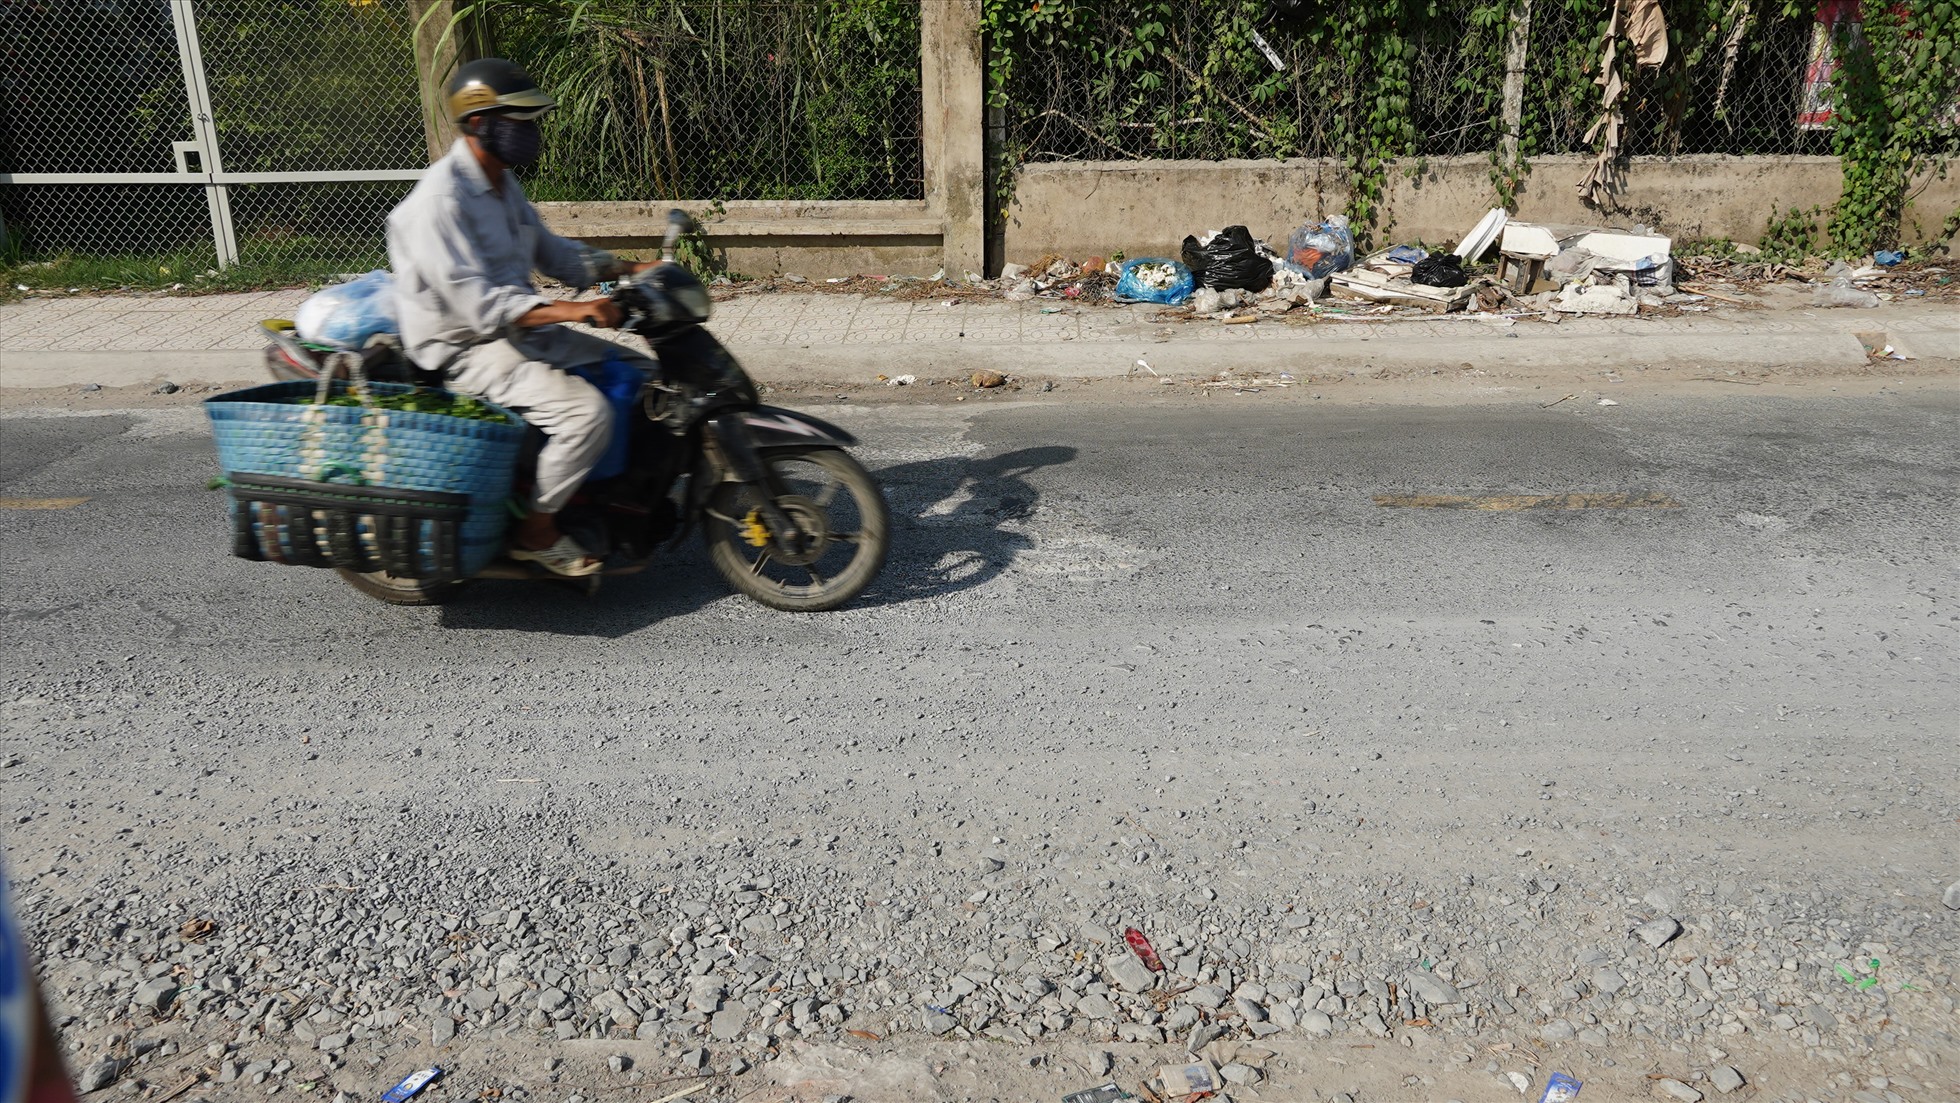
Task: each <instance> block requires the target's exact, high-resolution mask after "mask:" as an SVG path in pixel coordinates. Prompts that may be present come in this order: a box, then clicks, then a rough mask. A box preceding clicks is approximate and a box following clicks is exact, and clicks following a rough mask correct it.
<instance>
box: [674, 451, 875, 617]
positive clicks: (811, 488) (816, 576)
mask: <svg viewBox="0 0 1960 1103" xmlns="http://www.w3.org/2000/svg"><path fill="white" fill-rule="evenodd" d="M762 461H763V462H764V463H766V464H768V465H769V467H770V468H771V469H772V470H773V471H774V473H775V474H776V477H777V478H779V479H781V480H782V485H783V487H784V489H785V490H786V491H787V493H785V494H784V495H783V496H781V497H779V498H777V499H776V506H777V508H778V509H780V510H782V511H783V513H785V514H786V515H788V516H789V518H790V520H791V521H792V522H793V523H794V524H795V525H796V527H797V529H798V530H799V532H801V533H802V535H803V546H802V547H801V548H800V549H798V550H797V551H795V552H787V551H785V550H783V549H782V548H781V547H778V546H777V544H778V541H776V540H774V539H772V538H771V534H770V533H769V530H768V528H767V526H766V524H765V522H764V521H763V518H762V512H761V510H760V508H759V507H760V505H761V500H762V499H761V497H760V495H761V493H762V491H760V490H759V489H758V488H756V487H752V486H747V485H745V484H741V483H724V484H722V486H721V488H720V489H719V490H718V491H717V492H716V493H715V496H714V499H713V501H712V502H711V503H710V505H709V508H708V517H707V520H706V524H705V525H704V526H703V535H704V537H705V538H706V540H707V542H708V558H709V560H710V561H712V562H713V563H714V565H715V569H716V570H718V571H720V572H721V575H722V577H723V578H726V579H727V580H728V581H729V584H730V585H732V586H734V587H735V588H736V589H737V590H740V591H741V592H742V593H744V594H747V595H748V596H749V597H752V598H754V599H755V600H757V601H759V602H761V603H762V604H764V605H767V606H769V607H770V608H772V609H785V610H788V611H790V612H798V613H815V612H822V611H823V610H826V609H835V608H837V607H838V606H839V605H842V604H844V603H845V602H847V601H849V600H851V599H852V598H854V597H856V596H857V595H858V594H860V593H862V592H863V591H864V588H865V587H866V586H869V585H870V584H871V580H872V579H874V578H876V577H878V571H879V569H880V568H882V567H883V566H884V565H885V553H886V551H887V550H888V548H889V543H890V541H889V528H888V525H887V515H886V511H885V496H884V493H883V492H882V491H880V490H879V489H878V484H877V482H876V481H874V480H873V479H872V478H871V473H870V472H868V471H866V470H865V469H864V466H863V465H862V464H860V463H858V462H857V460H855V459H853V458H851V455H850V453H848V452H845V451H844V450H843V449H841V448H785V449H780V450H771V451H769V452H765V453H764V454H763V456H762Z"/></svg>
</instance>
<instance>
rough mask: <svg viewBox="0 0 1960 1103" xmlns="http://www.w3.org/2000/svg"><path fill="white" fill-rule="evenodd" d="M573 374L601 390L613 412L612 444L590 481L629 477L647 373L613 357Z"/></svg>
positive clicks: (630, 363) (601, 458) (575, 369)
mask: <svg viewBox="0 0 1960 1103" xmlns="http://www.w3.org/2000/svg"><path fill="white" fill-rule="evenodd" d="M572 374H573V375H576V376H578V377H579V378H580V379H583V380H585V381H586V382H587V383H590V384H592V385H593V386H595V387H597V388H599V393H600V394H602V395H605V396H606V404H607V405H609V406H611V407H612V412H613V429H612V442H611V443H610V444H608V445H606V451H605V454H604V455H602V456H600V457H599V464H598V466H597V467H594V468H593V469H592V474H590V475H588V476H586V477H587V478H590V479H610V478H612V477H614V476H616V475H623V474H625V473H626V463H627V461H628V459H630V458H631V456H632V451H633V412H634V410H635V409H636V408H637V407H638V406H639V404H640V392H641V391H642V390H644V389H645V387H646V382H647V377H646V373H645V372H643V371H641V370H640V369H639V368H637V367H635V366H634V365H633V363H632V361H630V360H624V359H621V358H620V357H618V356H609V357H607V358H606V359H605V360H604V361H602V362H600V363H597V364H586V365H583V366H582V367H576V368H573V369H572Z"/></svg>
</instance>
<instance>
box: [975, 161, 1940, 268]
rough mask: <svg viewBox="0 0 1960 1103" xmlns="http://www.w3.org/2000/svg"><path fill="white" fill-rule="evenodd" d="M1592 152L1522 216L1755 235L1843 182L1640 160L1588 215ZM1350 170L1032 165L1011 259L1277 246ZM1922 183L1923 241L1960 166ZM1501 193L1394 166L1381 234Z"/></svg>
mask: <svg viewBox="0 0 1960 1103" xmlns="http://www.w3.org/2000/svg"><path fill="white" fill-rule="evenodd" d="M1590 163H1591V159H1590V158H1586V157H1539V158H1534V159H1533V160H1532V162H1531V173H1530V175H1529V176H1528V177H1527V178H1526V180H1525V183H1524V186H1523V187H1522V189H1521V190H1520V192H1519V195H1518V203H1517V216H1516V217H1518V218H1520V219H1523V220H1525V221H1530V222H1551V223H1579V224H1588V223H1590V224H1602V223H1604V224H1609V225H1621V226H1631V225H1634V224H1636V223H1645V224H1646V225H1648V226H1651V227H1653V228H1654V229H1657V230H1659V231H1661V232H1662V233H1666V234H1669V235H1671V236H1673V237H1675V238H1677V239H1683V240H1685V239H1690V238H1697V237H1726V238H1730V239H1732V240H1735V241H1749V242H1753V241H1755V240H1757V239H1758V238H1759V237H1760V236H1761V234H1762V232H1763V229H1764V226H1765V224H1766V223H1767V221H1768V219H1769V216H1770V214H1771V212H1775V213H1778V214H1781V213H1783V212H1785V211H1788V210H1789V209H1790V208H1791V207H1793V206H1800V207H1815V206H1820V205H1821V206H1829V205H1830V204H1831V203H1832V202H1833V201H1835V200H1836V198H1837V195H1838V190H1839V187H1840V183H1841V179H1842V177H1841V174H1840V171H1839V168H1838V162H1837V159H1836V158H1834V157H1717V156H1705V157H1704V156H1693V157H1677V158H1671V159H1666V158H1636V159H1635V160H1634V162H1633V164H1631V165H1630V166H1629V167H1628V169H1627V172H1626V186H1625V188H1624V190H1623V192H1622V194H1621V196H1620V203H1619V210H1618V211H1617V212H1616V213H1612V214H1602V213H1599V212H1595V211H1591V210H1589V209H1587V208H1586V207H1585V206H1583V205H1582V204H1580V202H1579V196H1578V190H1577V188H1576V187H1575V185H1576V184H1577V182H1578V180H1579V178H1580V176H1581V175H1582V174H1583V173H1584V172H1585V169H1586V166H1587V165H1588V164H1590ZM1346 175H1347V174H1346V170H1345V169H1344V168H1343V167H1342V166H1341V165H1340V163H1339V162H1337V161H1332V160H1293V161H1155V162H1133V161H1120V162H1112V161H1102V162H1086V163H1077V164H1036V165H1025V166H1023V167H1022V168H1021V170H1020V172H1019V173H1018V175H1017V178H1016V182H1015V188H1014V202H1013V204H1012V206H1011V207H1010V208H1009V214H1008V220H1007V228H1006V257H1007V259H1008V260H1010V261H1017V262H1021V263H1027V262H1030V261H1032V260H1035V259H1038V258H1039V257H1040V256H1042V255H1043V254H1045V253H1060V254H1064V255H1067V256H1072V257H1082V256H1091V255H1103V256H1106V255H1108V254H1109V253H1111V252H1113V251H1115V250H1118V249H1120V250H1122V251H1123V252H1124V253H1126V254H1127V255H1129V256H1132V257H1137V256H1145V255H1167V256H1176V255H1177V248H1178V245H1179V243H1180V242H1182V241H1183V239H1184V235H1186V234H1189V233H1196V232H1199V231H1202V230H1208V229H1217V228H1218V227H1221V226H1228V225H1235V224H1244V225H1245V226H1247V227H1249V228H1250V229H1251V230H1252V233H1253V235H1254V236H1255V237H1259V238H1263V239H1264V240H1266V241H1269V242H1272V243H1274V244H1275V245H1280V244H1283V243H1284V241H1285V239H1286V235H1287V233H1288V231H1290V230H1291V229H1292V228H1293V227H1295V226H1298V225H1300V224H1301V223H1303V222H1307V221H1311V220H1315V219H1318V218H1320V217H1322V216H1323V215H1326V214H1334V213H1338V212H1339V211H1340V210H1341V208H1342V207H1343V206H1344V205H1345V204H1346V201H1347V189H1346V186H1345V180H1346ZM1921 183H1922V184H1924V185H1926V187H1925V190H1924V191H1923V192H1921V193H1920V194H1919V195H1918V197H1917V199H1916V201H1915V202H1914V204H1913V205H1912V206H1911V207H1909V208H1908V211H1907V219H1906V233H1907V237H1908V238H1909V239H1911V240H1914V241H1925V240H1926V239H1927V238H1928V237H1929V236H1930V235H1931V234H1933V233H1936V232H1937V231H1938V229H1939V227H1940V223H1941V221H1942V220H1943V219H1944V218H1945V217H1946V215H1947V213H1948V212H1951V211H1953V210H1955V209H1957V208H1960V173H1954V174H1952V176H1951V178H1949V179H1947V180H1926V181H1921ZM1493 203H1494V200H1493V197H1492V191H1491V184H1490V163H1489V161H1488V160H1487V159H1486V158H1484V157H1456V158H1434V159H1430V160H1428V161H1426V162H1424V163H1423V164H1422V166H1421V171H1420V172H1418V173H1417V174H1416V175H1415V176H1414V177H1410V176H1406V175H1404V174H1403V173H1401V172H1399V171H1392V172H1391V174H1390V176H1389V183H1388V189H1387V195H1386V203H1385V207H1386V211H1387V215H1386V217H1385V221H1386V223H1387V227H1386V231H1385V233H1383V234H1382V235H1380V236H1381V237H1382V238H1383V239H1387V240H1393V241H1402V242H1410V241H1424V242H1428V243H1430V244H1441V245H1449V244H1454V243H1455V242H1456V240H1457V239H1458V238H1460V237H1461V236H1462V235H1463V234H1464V233H1465V232H1466V231H1468V230H1469V229H1470V227H1471V226H1473V225H1475V224H1476V221H1477V219H1478V218H1479V217H1481V216H1482V215H1483V213H1484V212H1485V211H1487V210H1489V209H1490V207H1491V206H1492V205H1493Z"/></svg>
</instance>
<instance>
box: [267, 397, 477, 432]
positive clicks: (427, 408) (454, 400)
mask: <svg viewBox="0 0 1960 1103" xmlns="http://www.w3.org/2000/svg"><path fill="white" fill-rule="evenodd" d="M296 401H297V402H298V403H299V405H302V406H312V405H315V404H316V403H317V402H318V401H319V400H318V399H316V398H300V399H297V400H296ZM327 405H329V406H359V405H361V400H360V399H358V398H356V397H354V395H352V394H351V393H347V392H342V393H340V394H337V395H334V396H333V397H331V398H329V399H327ZM374 405H375V406H377V407H379V408H380V409H383V410H399V411H402V412H403V413H411V414H437V415H439V416H442V417H459V418H463V419H465V420H467V421H488V422H491V423H493V424H497V425H508V424H510V418H508V417H506V416H504V415H503V414H501V413H499V412H497V411H496V410H493V409H491V408H490V407H489V406H486V405H484V404H483V403H482V402H479V401H477V400H476V399H474V398H471V397H470V396H468V395H460V394H450V393H448V392H447V391H431V390H416V391H410V392H409V393H407V394H388V395H375V396H374Z"/></svg>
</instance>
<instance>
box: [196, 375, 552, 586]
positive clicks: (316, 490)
mask: <svg viewBox="0 0 1960 1103" xmlns="http://www.w3.org/2000/svg"><path fill="white" fill-rule="evenodd" d="M332 386H333V393H334V394H345V393H349V392H350V389H351V390H352V392H353V393H356V394H358V393H359V385H358V384H357V385H356V386H355V387H354V388H350V387H349V386H348V385H347V384H345V383H340V382H335V383H334V384H333V385H332ZM370 389H371V390H372V391H373V393H375V394H377V395H389V394H405V393H407V392H409V391H412V390H414V388H413V387H409V386H406V385H403V384H395V383H377V384H372V385H370ZM317 394H318V388H317V387H316V385H315V384H313V383H306V382H293V383H271V384H267V385H265V386H261V387H252V388H248V389H246V390H242V391H231V392H229V393H226V394H221V395H218V396H216V397H215V398H209V399H206V400H205V402H204V411H205V413H206V414H207V415H208V416H209V417H210V419H211V431H212V435H213V437H215V438H216V441H217V446H218V462H219V465H220V466H222V467H223V468H224V470H225V473H226V475H227V476H228V477H230V478H231V479H232V481H233V506H232V508H233V522H234V536H235V540H234V551H236V552H237V553H238V554H240V555H243V556H246V557H247V558H252V559H272V560H275V561H278V562H282V563H292V564H298V565H306V566H321V567H345V568H347V569H349V570H361V571H374V570H386V571H389V572H390V573H393V574H397V575H401V576H404V577H409V578H420V579H436V580H447V579H452V578H460V577H468V576H469V575H472V574H475V573H476V572H478V571H480V570H482V569H483V568H484V567H486V566H488V565H489V563H490V561H491V560H493V559H495V558H496V557H497V555H498V554H499V553H500V552H501V551H502V549H503V534H504V528H505V526H506V525H507V524H508V523H509V517H508V515H507V513H506V511H505V501H506V499H508V498H509V497H510V487H511V479H512V477H513V475H514V473H515V471H516V468H517V458H518V451H519V449H520V448H521V447H522V445H523V442H524V422H523V420H522V419H521V418H519V417H518V416H517V415H516V414H514V413H512V412H511V411H509V410H506V409H503V408H502V407H499V406H494V405H491V404H489V403H485V405H486V406H490V408H491V409H494V410H497V411H498V412H499V413H502V414H504V415H505V416H506V417H508V418H509V419H510V421H509V422H508V423H505V424H498V423H495V422H488V421H473V420H470V419H468V418H457V417H447V416H444V415H441V414H422V413H408V412H403V411H400V410H386V409H380V408H375V407H368V406H328V405H324V404H315V405H304V404H301V403H300V402H299V400H300V399H302V398H309V397H317ZM253 476H261V477H263V476H270V477H271V481H270V482H268V481H267V480H266V479H265V478H253ZM387 491H408V492H413V493H409V494H403V495H394V496H390V495H388V494H387V493H386V492H387ZM458 518H460V520H458Z"/></svg>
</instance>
